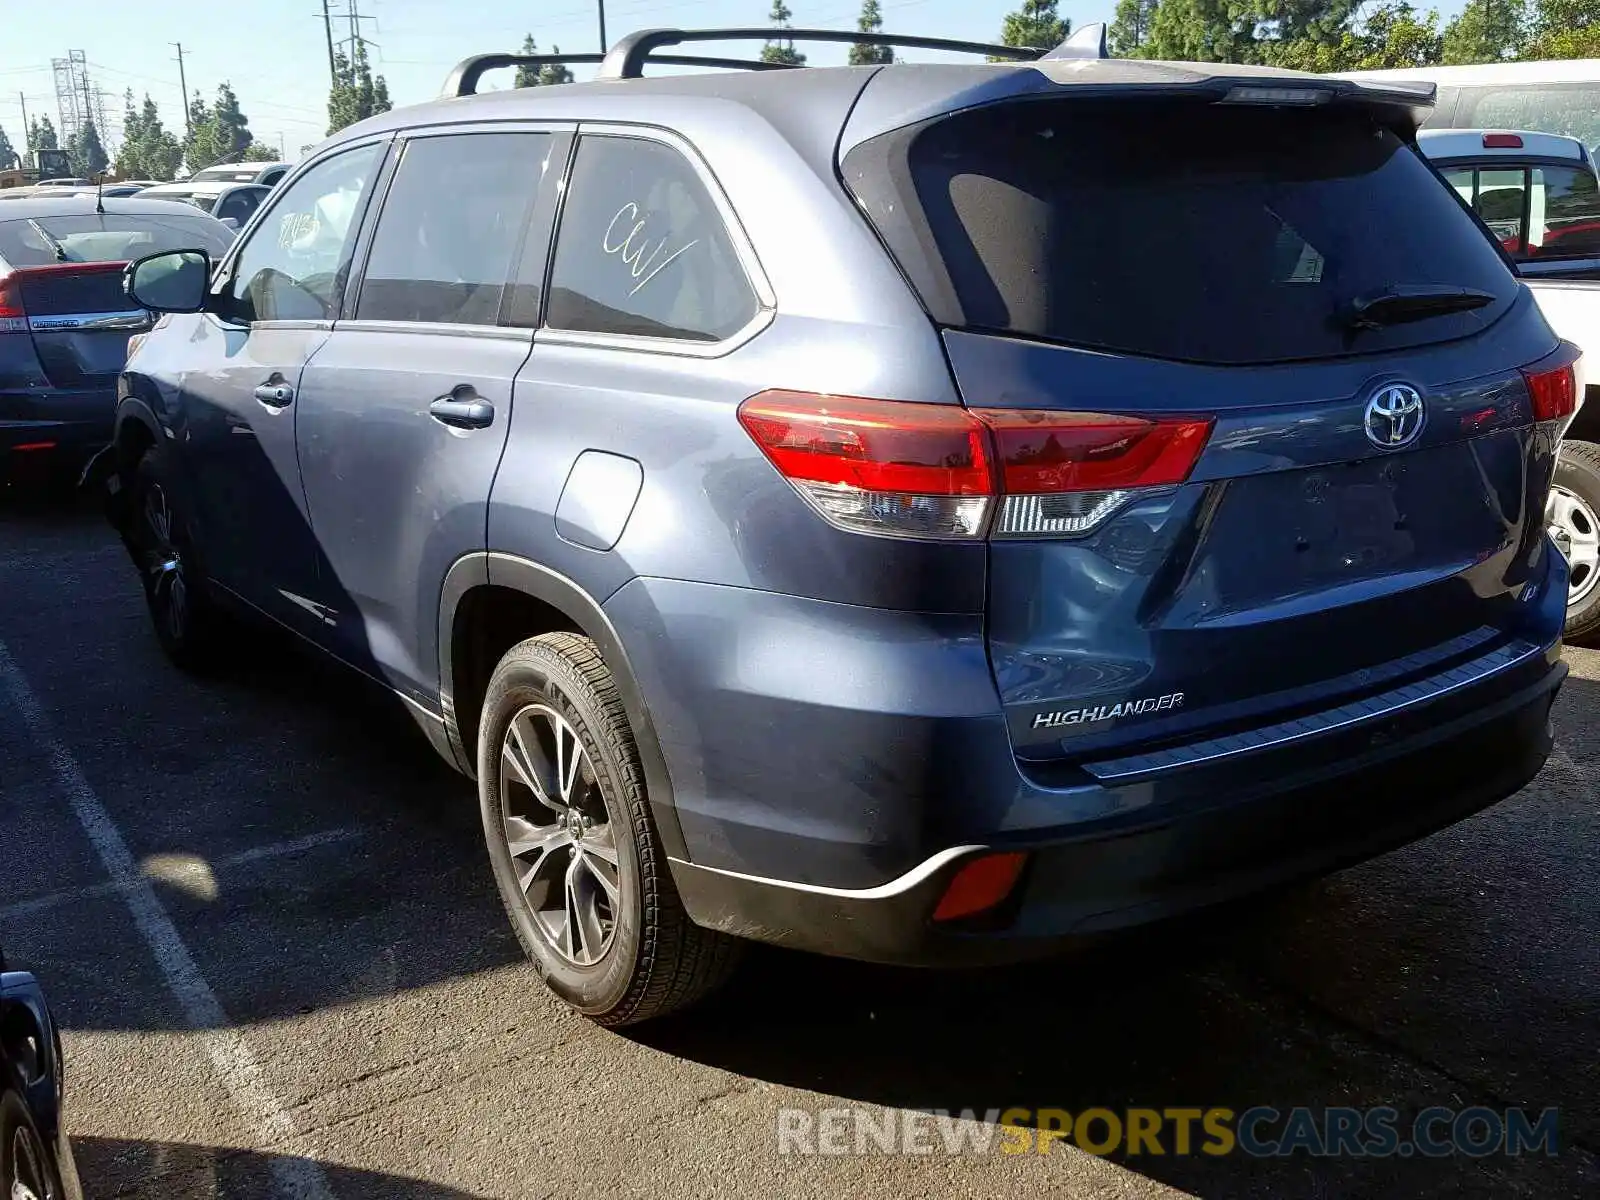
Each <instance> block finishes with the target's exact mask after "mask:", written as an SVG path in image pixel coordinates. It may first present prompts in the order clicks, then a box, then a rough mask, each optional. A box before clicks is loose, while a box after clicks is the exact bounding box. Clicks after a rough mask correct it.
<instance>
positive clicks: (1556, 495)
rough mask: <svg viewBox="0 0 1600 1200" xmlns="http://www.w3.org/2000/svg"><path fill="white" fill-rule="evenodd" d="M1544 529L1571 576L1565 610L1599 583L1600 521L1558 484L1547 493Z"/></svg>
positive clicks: (1582, 600) (1573, 493) (1592, 511)
mask: <svg viewBox="0 0 1600 1200" xmlns="http://www.w3.org/2000/svg"><path fill="white" fill-rule="evenodd" d="M1545 525H1546V527H1547V528H1548V529H1549V531H1550V536H1551V538H1552V539H1553V540H1554V541H1555V543H1556V546H1557V547H1558V548H1559V549H1560V551H1561V553H1562V555H1563V556H1564V557H1565V558H1566V560H1567V566H1568V568H1569V570H1570V572H1571V578H1570V580H1569V584H1568V588H1567V606H1568V607H1569V608H1570V607H1572V606H1573V605H1576V604H1581V603H1583V602H1584V600H1586V599H1587V598H1588V596H1589V593H1591V592H1592V591H1594V589H1595V585H1596V584H1597V583H1600V517H1597V516H1596V515H1595V511H1594V509H1593V508H1592V507H1590V505H1589V504H1588V503H1587V502H1586V501H1585V500H1584V499H1583V498H1582V497H1581V496H1579V495H1578V494H1577V493H1576V492H1573V491H1569V490H1568V489H1566V488H1564V487H1562V486H1560V485H1559V484H1557V485H1555V486H1554V487H1552V488H1551V489H1550V499H1549V502H1548V504H1547V505H1546V507H1545Z"/></svg>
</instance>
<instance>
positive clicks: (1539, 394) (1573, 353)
mask: <svg viewBox="0 0 1600 1200" xmlns="http://www.w3.org/2000/svg"><path fill="white" fill-rule="evenodd" d="M1581 357H1582V351H1580V350H1579V349H1578V348H1577V347H1576V346H1574V345H1573V344H1572V343H1571V342H1562V343H1561V348H1560V349H1558V350H1557V351H1556V352H1555V353H1554V354H1552V355H1550V356H1549V357H1548V358H1542V359H1540V360H1539V361H1538V362H1536V363H1531V364H1530V365H1528V366H1526V367H1523V368H1522V377H1523V379H1525V380H1526V381H1527V384H1528V399H1529V400H1531V401H1532V403H1533V419H1534V420H1535V421H1538V422H1541V423H1543V422H1545V421H1562V420H1566V419H1567V418H1568V417H1571V416H1572V414H1573V413H1575V412H1577V411H1578V360H1579V359H1580V358H1581Z"/></svg>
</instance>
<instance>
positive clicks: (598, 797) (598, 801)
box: [500, 703, 622, 967]
mask: <svg viewBox="0 0 1600 1200" xmlns="http://www.w3.org/2000/svg"><path fill="white" fill-rule="evenodd" d="M500 756H501V767H500V785H501V786H500V802H501V814H502V834H503V836H504V839H505V844H506V847H507V850H508V851H509V853H510V856H511V861H512V867H513V869H514V871H515V874H516V879H517V886H518V889H519V891H520V892H521V897H522V902H523V903H524V904H525V905H526V906H527V911H528V913H529V915H530V916H531V917H532V922H533V926H534V928H535V929H536V930H537V931H538V933H539V934H540V935H541V937H542V940H543V941H544V942H545V943H546V944H547V945H548V946H549V948H550V949H551V950H552V951H553V952H554V953H555V954H556V955H557V956H559V957H560V958H563V959H565V960H566V961H567V962H569V963H572V964H574V965H576V966H580V967H588V966H593V965H594V964H596V963H598V962H599V961H600V960H601V959H603V958H604V957H605V955H606V953H607V952H608V951H609V950H610V948H611V944H612V942H613V941H614V940H615V938H616V930H617V913H618V912H619V911H620V909H621V906H622V883H621V874H620V871H619V866H618V856H617V848H616V843H615V841H614V839H613V836H612V832H611V824H610V821H609V818H608V813H607V810H606V806H605V798H604V796H603V795H602V794H601V791H600V788H599V785H598V782H597V780H596V778H595V772H594V769H593V765H592V764H591V763H590V761H589V755H588V751H587V750H585V748H584V744H583V740H582V738H581V737H580V736H579V734H578V731H577V729H576V727H575V726H574V725H573V724H572V722H570V721H569V720H567V718H566V717H565V716H564V715H562V714H561V713H560V712H558V711H556V709H554V708H553V707H551V706H550V705H548V704H544V703H534V704H529V705H527V706H526V707H524V708H523V709H521V710H520V711H519V712H517V713H515V714H514V715H513V716H512V718H511V721H510V722H509V723H508V725H507V727H506V732H505V736H504V738H503V739H502V741H501V749H500Z"/></svg>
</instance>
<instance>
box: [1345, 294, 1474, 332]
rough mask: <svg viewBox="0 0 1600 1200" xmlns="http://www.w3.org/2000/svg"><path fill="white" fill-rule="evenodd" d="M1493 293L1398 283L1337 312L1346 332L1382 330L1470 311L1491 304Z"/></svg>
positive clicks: (1351, 303) (1363, 297)
mask: <svg viewBox="0 0 1600 1200" xmlns="http://www.w3.org/2000/svg"><path fill="white" fill-rule="evenodd" d="M1495 299H1496V297H1495V296H1494V294H1493V293H1492V292H1483V291H1479V290H1478V289H1477V288H1469V287H1440V286H1438V285H1436V284H1428V283H1422V284H1414V283H1397V284H1393V285H1392V286H1390V287H1386V288H1384V289H1383V291H1381V292H1375V293H1373V294H1372V295H1370V296H1357V297H1356V298H1355V299H1354V300H1352V301H1350V302H1349V303H1348V304H1346V305H1344V306H1343V307H1342V308H1341V309H1340V310H1339V315H1338V320H1339V324H1341V325H1343V326H1345V327H1346V328H1347V329H1381V328H1383V327H1384V326H1385V325H1403V324H1405V323H1406V322H1407V321H1424V320H1427V318H1429V317H1442V316H1445V315H1447V314H1449V313H1458V312H1471V311H1472V310H1473V309H1475V308H1482V307H1484V305H1486V304H1493V303H1494V302H1495Z"/></svg>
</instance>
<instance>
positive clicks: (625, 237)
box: [545, 134, 757, 342]
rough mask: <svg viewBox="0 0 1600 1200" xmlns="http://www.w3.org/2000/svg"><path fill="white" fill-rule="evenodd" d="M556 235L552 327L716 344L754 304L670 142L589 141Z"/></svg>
mask: <svg viewBox="0 0 1600 1200" xmlns="http://www.w3.org/2000/svg"><path fill="white" fill-rule="evenodd" d="M567 190H568V194H567V198H566V202H565V204H564V205H563V209H562V216H561V230H560V233H559V235H558V236H557V239H556V251H555V264H554V267H553V268H552V271H551V278H550V300H549V307H548V310H547V315H546V317H545V321H546V323H547V324H548V325H549V326H550V327H551V328H554V329H570V330H575V331H580V332H588V333H617V334H634V335H638V336H643V337H661V338H678V339H686V340H691V341H699V342H715V341H720V340H722V339H723V338H725V337H728V336H730V335H732V334H733V333H736V332H737V331H738V330H739V329H741V328H742V327H743V326H744V325H745V324H747V323H748V322H749V321H750V320H751V318H753V317H754V316H755V314H756V309H757V300H756V296H755V293H754V292H753V291H752V290H751V287H750V282H749V280H748V279H747V278H746V276H745V273H744V269H743V268H742V267H741V266H740V263H739V259H738V256H737V255H736V254H735V252H734V248H733V242H732V240H731V239H730V238H729V236H728V231H727V229H726V228H725V227H724V226H723V223H722V217H721V215H720V214H719V213H718V211H717V208H716V205H715V204H713V203H712V200H711V197H710V195H709V194H708V193H707V192H706V189H705V186H704V185H703V184H702V183H701V182H700V177H699V176H698V175H697V174H696V173H695V171H694V169H693V168H692V167H691V166H690V165H689V163H688V162H686V161H685V160H684V158H683V156H682V155H681V154H679V153H678V152H677V151H676V150H674V149H672V148H671V147H670V146H665V145H662V144H661V143H660V142H655V141H650V140H647V139H644V138H632V137H621V136H612V135H609V134H606V135H590V136H587V137H584V138H583V139H581V140H580V142H579V143H578V155H577V161H576V162H575V163H574V165H573V169H572V177H571V180H570V182H569V184H568V189H567Z"/></svg>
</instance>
